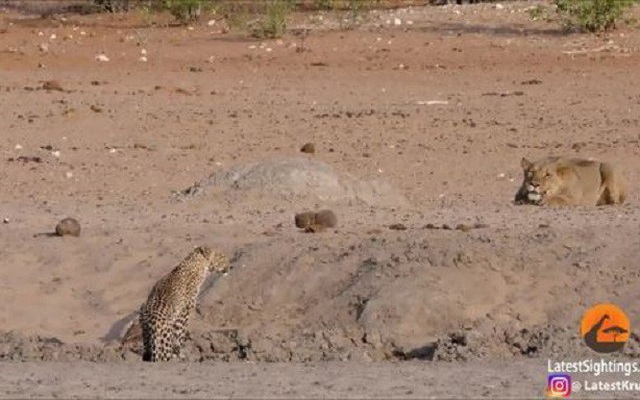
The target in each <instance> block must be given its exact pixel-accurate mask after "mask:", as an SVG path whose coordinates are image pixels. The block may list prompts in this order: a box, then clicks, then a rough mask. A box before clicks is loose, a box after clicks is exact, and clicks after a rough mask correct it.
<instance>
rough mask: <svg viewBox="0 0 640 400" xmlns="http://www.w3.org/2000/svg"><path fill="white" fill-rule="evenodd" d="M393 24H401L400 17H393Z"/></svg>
mask: <svg viewBox="0 0 640 400" xmlns="http://www.w3.org/2000/svg"><path fill="white" fill-rule="evenodd" d="M393 24H394V25H395V26H398V25H402V20H401V19H400V18H394V20H393Z"/></svg>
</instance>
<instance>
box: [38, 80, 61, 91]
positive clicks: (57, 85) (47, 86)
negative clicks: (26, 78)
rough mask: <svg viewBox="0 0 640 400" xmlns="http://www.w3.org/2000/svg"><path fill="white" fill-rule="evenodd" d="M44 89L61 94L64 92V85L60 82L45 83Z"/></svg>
mask: <svg viewBox="0 0 640 400" xmlns="http://www.w3.org/2000/svg"><path fill="white" fill-rule="evenodd" d="M42 89H43V90H49V91H51V90H57V91H59V92H64V89H63V88H62V85H61V84H60V83H59V82H58V81H45V82H44V83H43V84H42Z"/></svg>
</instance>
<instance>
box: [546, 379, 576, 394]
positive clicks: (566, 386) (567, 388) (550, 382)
mask: <svg viewBox="0 0 640 400" xmlns="http://www.w3.org/2000/svg"><path fill="white" fill-rule="evenodd" d="M570 395H571V375H567V374H549V376H548V377H547V396H549V397H569V396H570Z"/></svg>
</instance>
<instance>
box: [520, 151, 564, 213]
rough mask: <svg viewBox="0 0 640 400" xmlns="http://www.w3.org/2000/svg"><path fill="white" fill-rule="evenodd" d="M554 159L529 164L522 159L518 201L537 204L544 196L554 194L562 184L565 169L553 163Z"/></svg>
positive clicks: (529, 162)
mask: <svg viewBox="0 0 640 400" xmlns="http://www.w3.org/2000/svg"><path fill="white" fill-rule="evenodd" d="M554 161H555V160H554V159H545V160H543V161H538V162H531V161H529V160H527V159H526V158H524V157H523V158H522V161H520V165H521V166H522V170H523V172H524V180H523V182H522V186H521V187H520V190H519V192H518V195H519V196H521V197H522V198H521V199H520V200H522V201H524V202H528V203H532V204H539V203H540V202H541V201H542V200H543V198H544V196H547V195H550V194H555V193H557V192H558V189H559V188H560V186H562V184H563V182H564V174H565V173H566V168H565V167H563V166H561V165H559V164H558V163H557V162H554Z"/></svg>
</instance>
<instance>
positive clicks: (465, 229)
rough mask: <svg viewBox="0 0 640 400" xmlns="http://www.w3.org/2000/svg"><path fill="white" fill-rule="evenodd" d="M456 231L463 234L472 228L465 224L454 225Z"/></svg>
mask: <svg viewBox="0 0 640 400" xmlns="http://www.w3.org/2000/svg"><path fill="white" fill-rule="evenodd" d="M456 229H457V230H459V231H463V232H469V231H470V230H471V229H473V227H472V226H470V225H467V224H458V225H456Z"/></svg>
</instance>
